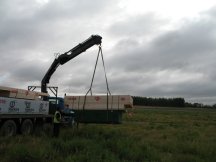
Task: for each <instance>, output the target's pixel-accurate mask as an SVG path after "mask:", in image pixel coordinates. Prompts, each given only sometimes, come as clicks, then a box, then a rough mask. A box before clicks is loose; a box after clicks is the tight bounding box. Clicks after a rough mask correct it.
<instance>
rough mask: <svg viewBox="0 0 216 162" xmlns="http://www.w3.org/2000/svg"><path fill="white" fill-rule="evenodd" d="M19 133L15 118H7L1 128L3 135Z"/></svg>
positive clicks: (0, 131)
mask: <svg viewBox="0 0 216 162" xmlns="http://www.w3.org/2000/svg"><path fill="white" fill-rule="evenodd" d="M16 133H17V126H16V123H15V122H14V121H13V120H6V121H5V122H4V124H3V125H2V127H1V129H0V134H1V135H2V136H8V137H10V136H15V135H16Z"/></svg>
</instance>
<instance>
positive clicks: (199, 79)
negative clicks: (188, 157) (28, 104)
mask: <svg viewBox="0 0 216 162" xmlns="http://www.w3.org/2000/svg"><path fill="white" fill-rule="evenodd" d="M215 13H216V8H211V9H210V10H209V11H205V12H202V13H200V15H199V17H198V18H196V19H184V20H182V22H181V24H180V25H179V26H178V27H176V28H175V27H173V28H172V30H170V29H169V30H168V29H167V26H169V24H170V20H169V19H164V18H163V19H162V18H161V17H160V15H157V14H155V13H153V12H152V13H147V14H142V15H136V16H131V15H128V16H127V17H126V16H123V15H124V11H123V9H120V8H118V2H116V1H99V0H96V1H94V3H92V2H91V1H84V0H81V1H70V0H64V1H58V0H52V1H48V2H47V3H44V4H40V3H37V2H36V1H27V0H18V1H15V0H9V1H1V2H0V14H1V15H4V16H1V17H0V23H1V26H0V52H1V64H0V75H1V76H0V84H1V85H3V86H4V85H5V86H12V87H20V88H26V87H27V86H28V85H32V84H36V85H40V81H41V79H42V78H43V75H44V74H45V72H46V70H47V69H48V68H49V66H50V65H51V63H52V61H53V60H54V53H55V52H60V53H64V52H65V51H68V50H69V49H71V48H72V47H74V46H76V45H77V44H78V43H80V42H82V41H84V40H85V39H87V38H88V37H89V36H90V35H91V34H97V33H98V34H101V35H102V37H103V47H104V50H103V51H104V58H105V64H106V69H107V75H108V80H109V83H110V90H111V92H112V93H114V94H131V95H141V96H155V97H164V96H165V97H166V96H168V97H172V96H176V97H185V98H186V99H188V100H193V99H194V100H195V99H198V100H200V101H202V102H205V101H206V102H210V101H211V103H213V99H212V98H213V97H214V96H216V84H215V79H216V72H215V68H214V65H215V60H216V55H215V53H216V46H215V42H216V30H215V29H216V28H215V27H216V21H215V20H216V19H215V18H216V14H215ZM122 17H123V18H122ZM109 44H111V45H112V46H111V47H108V45H109ZM96 53H97V47H96V46H95V47H92V48H91V49H89V50H87V51H86V52H85V53H83V54H81V55H80V56H79V57H77V58H75V59H73V60H71V61H70V62H68V63H67V64H65V65H64V66H60V67H59V68H58V69H57V71H56V72H55V74H54V75H53V76H52V78H51V80H50V85H54V86H59V89H60V91H59V92H60V95H62V94H64V93H69V94H72V93H77V94H78V93H79V94H80V93H85V92H86V91H87V90H88V88H89V85H90V80H91V77H92V73H93V68H94V64H95V59H96ZM98 66H99V67H98V70H97V73H96V78H95V83H94V92H96V93H102V92H105V91H106V85H105V80H104V73H103V68H102V65H101V62H100V64H99V65H98Z"/></svg>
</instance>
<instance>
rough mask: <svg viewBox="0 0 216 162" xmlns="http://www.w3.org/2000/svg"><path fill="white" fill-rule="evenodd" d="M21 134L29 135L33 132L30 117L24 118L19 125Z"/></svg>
mask: <svg viewBox="0 0 216 162" xmlns="http://www.w3.org/2000/svg"><path fill="white" fill-rule="evenodd" d="M20 131H21V133H22V134H23V135H29V134H32V132H33V123H32V121H31V120H30V119H25V120H24V121H23V123H22V125H21V129H20Z"/></svg>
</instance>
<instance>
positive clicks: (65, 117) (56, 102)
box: [48, 97, 75, 125]
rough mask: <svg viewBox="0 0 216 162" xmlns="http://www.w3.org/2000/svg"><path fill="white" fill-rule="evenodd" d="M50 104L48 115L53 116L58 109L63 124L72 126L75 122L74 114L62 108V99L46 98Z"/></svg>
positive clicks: (66, 108)
mask: <svg viewBox="0 0 216 162" xmlns="http://www.w3.org/2000/svg"><path fill="white" fill-rule="evenodd" d="M48 100H49V104H50V113H51V114H54V113H55V110H56V108H57V107H59V110H60V113H61V115H62V121H61V122H62V123H63V124H69V125H71V124H73V123H74V122H75V113H74V111H72V110H71V109H69V108H68V107H65V106H64V99H63V98H62V97H48Z"/></svg>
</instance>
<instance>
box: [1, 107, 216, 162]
mask: <svg viewBox="0 0 216 162" xmlns="http://www.w3.org/2000/svg"><path fill="white" fill-rule="evenodd" d="M215 134H216V111H215V110H209V109H205V110H201V109H187V108H184V109H182V108H181V109H180V108H179V109H170V108H169V109H157V108H154V109H135V111H134V114H133V116H132V117H129V116H127V115H126V114H125V115H124V117H123V124H120V125H105V124H98V125H96V124H80V127H79V129H78V130H75V131H73V130H72V129H70V128H62V129H61V134H60V137H59V138H51V137H49V136H45V135H40V136H39V135H33V136H21V135H18V136H16V137H0V159H1V162H30V161H31V162H34V161H35V162H59V161H64V162H73V161H74V162H96V161H97V162H133V161H134V162H142V161H143V162H145V161H146V162H150V161H151V162H154V161H155V162H158V161H161V162H193V161H194V162H215V161H216V135H215Z"/></svg>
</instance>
